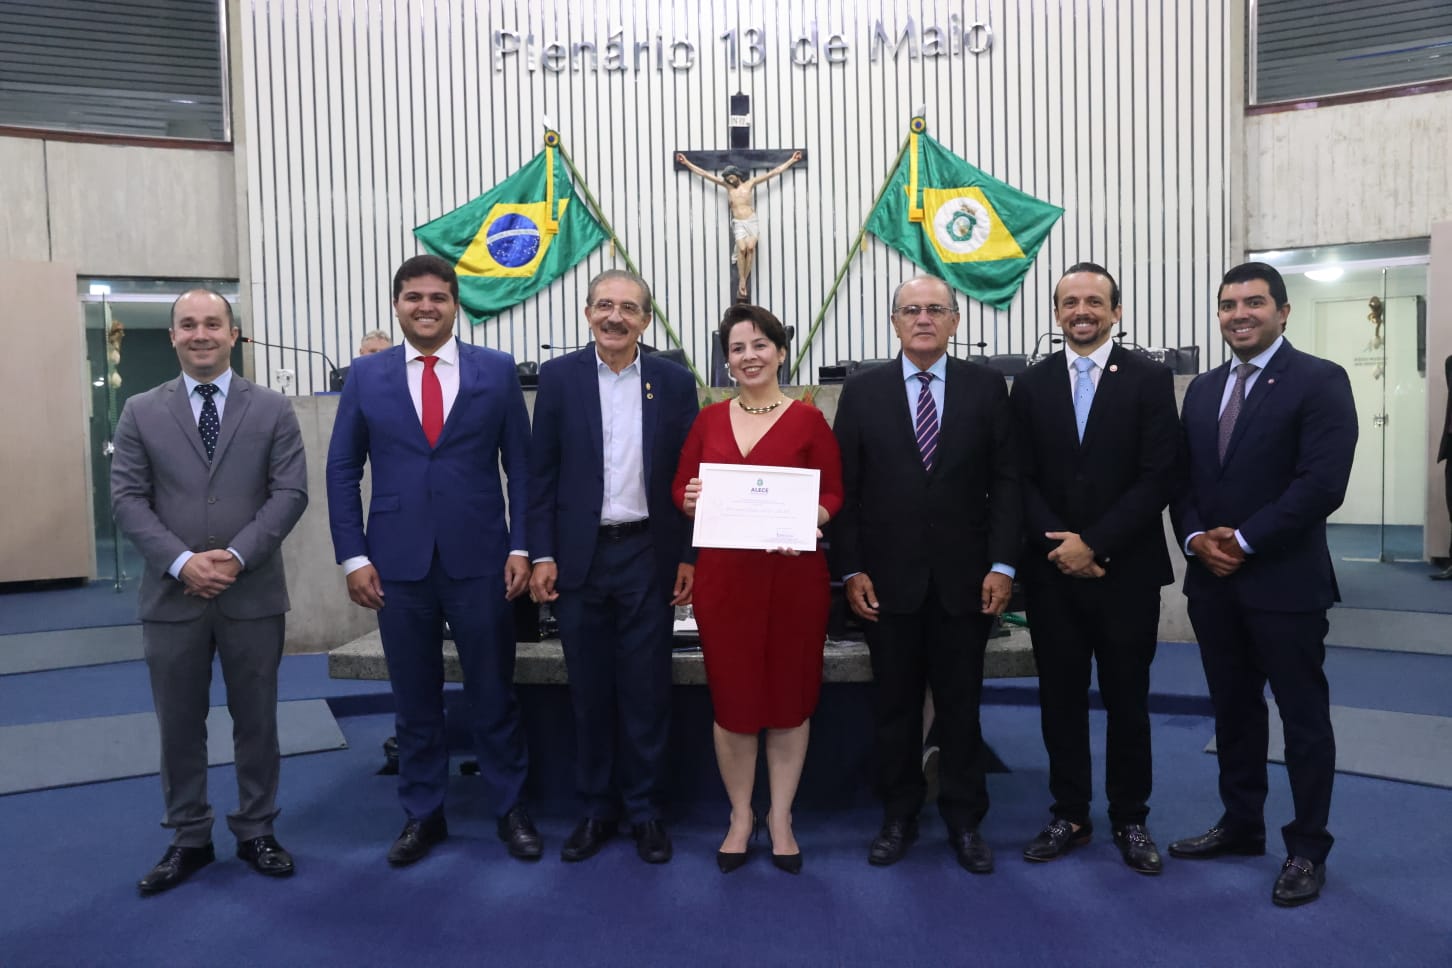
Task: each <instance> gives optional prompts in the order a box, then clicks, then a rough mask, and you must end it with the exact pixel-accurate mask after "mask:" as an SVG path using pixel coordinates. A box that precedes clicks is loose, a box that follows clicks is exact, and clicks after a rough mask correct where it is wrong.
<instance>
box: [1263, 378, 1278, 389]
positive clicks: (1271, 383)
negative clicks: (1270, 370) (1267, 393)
mask: <svg viewBox="0 0 1452 968" xmlns="http://www.w3.org/2000/svg"><path fill="white" fill-rule="evenodd" d="M1275 382H1276V378H1275V377H1269V378H1268V379H1267V380H1266V381H1265V385H1266V386H1268V387H1269V386H1275Z"/></svg>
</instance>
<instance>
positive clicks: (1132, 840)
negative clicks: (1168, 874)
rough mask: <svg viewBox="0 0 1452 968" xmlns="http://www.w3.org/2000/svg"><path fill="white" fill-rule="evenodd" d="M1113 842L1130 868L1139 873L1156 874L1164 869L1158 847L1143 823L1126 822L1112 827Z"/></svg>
mask: <svg viewBox="0 0 1452 968" xmlns="http://www.w3.org/2000/svg"><path fill="white" fill-rule="evenodd" d="M1114 843H1115V846H1117V847H1118V848H1119V853H1120V854H1121V855H1122V856H1123V857H1124V862H1125V863H1126V864H1128V865H1129V869H1130V870H1134V871H1139V872H1140V873H1141V874H1158V873H1160V872H1161V871H1163V870H1164V869H1165V862H1164V859H1163V858H1162V857H1160V851H1159V848H1158V847H1156V846H1155V842H1154V840H1153V839H1151V838H1150V835H1149V831H1148V830H1145V829H1144V824H1138V823H1127V824H1125V825H1124V826H1123V827H1115V828H1114Z"/></svg>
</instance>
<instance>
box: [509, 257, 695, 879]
mask: <svg viewBox="0 0 1452 968" xmlns="http://www.w3.org/2000/svg"><path fill="white" fill-rule="evenodd" d="M585 321H586V322H587V323H588V324H589V326H590V333H591V335H592V336H593V337H594V340H593V342H591V343H590V344H589V345H588V346H586V347H585V348H583V349H580V350H577V351H575V352H573V353H569V354H566V355H565V356H562V357H559V358H557V359H553V360H550V361H548V362H546V363H545V364H544V366H542V367H540V371H539V391H538V393H537V395H536V397H535V407H534V430H533V440H532V443H531V447H530V479H531V482H532V486H533V490H532V492H531V495H530V502H529V531H530V550H531V551H532V552H533V553H534V568H533V570H532V572H531V574H530V583H529V591H530V596H531V598H533V599H534V600H535V601H536V602H549V603H550V605H551V608H552V609H553V611H554V614H555V617H556V619H558V621H559V624H560V643H561V645H562V646H563V648H564V654H565V667H566V669H567V670H568V672H569V679H570V699H571V702H572V703H573V705H574V710H575V735H576V761H575V784H576V788H577V790H578V792H579V795H580V799H581V801H582V805H583V810H584V816H583V817H582V818H581V819H580V821H579V823H578V824H577V825H576V827H575V830H574V832H573V833H571V834H570V837H569V839H568V840H567V841H566V842H565V845H564V847H563V848H562V849H561V851H560V857H561V859H563V860H565V861H582V860H586V859H587V858H589V857H592V856H593V855H594V854H596V853H597V852H598V851H599V850H600V848H601V847H603V846H604V844H605V842H606V841H608V840H609V839H610V838H611V837H613V836H614V835H615V834H616V832H617V831H618V829H619V827H620V824H621V822H622V821H624V822H626V823H628V824H629V825H630V830H631V834H632V835H633V837H634V839H635V849H636V852H637V853H638V854H639V855H640V858H641V859H642V860H644V861H645V862H647V863H651V864H663V863H665V862H666V861H669V860H670V859H671V852H672V850H671V841H670V836H669V835H668V834H667V832H666V829H665V826H664V824H663V823H662V820H661V808H662V798H663V794H664V791H665V778H666V777H665V771H666V746H667V741H668V738H669V731H670V718H671V635H672V626H673V619H674V606H676V605H683V604H687V603H689V602H690V600H691V585H692V582H693V580H694V577H695V566H694V565H693V564H692V561H693V560H694V559H693V556H692V554H691V549H690V541H689V533H688V532H687V530H686V520H685V518H684V516H683V515H682V514H681V513H680V511H678V510H677V509H676V506H675V504H674V502H673V501H672V500H671V479H672V477H673V476H674V475H675V470H676V460H677V458H678V457H679V456H680V452H681V448H682V447H683V446H684V445H685V442H686V434H687V432H688V431H689V430H690V429H691V423H692V422H693V421H694V420H695V418H696V410H697V406H698V404H697V400H696V387H695V381H694V380H693V379H692V377H691V374H690V373H689V371H687V370H686V369H685V368H684V367H682V366H679V365H677V364H675V363H673V362H670V361H669V360H663V359H658V358H656V357H654V356H646V355H644V354H643V353H642V352H641V350H640V345H639V344H640V336H641V334H642V333H644V332H645V330H646V329H647V328H648V327H649V326H650V322H651V298H650V288H649V287H648V286H647V285H646V283H645V280H644V279H642V278H640V277H639V276H637V275H635V274H634V273H630V272H625V271H623V270H619V269H609V270H606V271H605V272H602V273H600V274H599V275H598V276H596V277H595V278H594V279H592V280H591V281H590V288H589V291H588V295H587V297H586V302H585Z"/></svg>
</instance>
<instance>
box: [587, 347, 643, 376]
mask: <svg viewBox="0 0 1452 968" xmlns="http://www.w3.org/2000/svg"><path fill="white" fill-rule="evenodd" d="M632 367H633V368H634V369H635V371H636V372H637V373H638V372H640V347H639V346H637V347H636V348H635V359H633V360H631V361H630V362H629V363H627V364H625V365H624V366H622V367H621V368H620V373H628V372H630V370H631V368H632ZM595 369H596V371H597V372H598V371H600V370H608V371H609V372H610V374H611V375H612V376H619V375H620V374H617V373H616V372H615V371H614V370H611V369H610V364H609V363H606V362H605V359H604V357H602V356H601V355H600V347H599V346H596V347H595Z"/></svg>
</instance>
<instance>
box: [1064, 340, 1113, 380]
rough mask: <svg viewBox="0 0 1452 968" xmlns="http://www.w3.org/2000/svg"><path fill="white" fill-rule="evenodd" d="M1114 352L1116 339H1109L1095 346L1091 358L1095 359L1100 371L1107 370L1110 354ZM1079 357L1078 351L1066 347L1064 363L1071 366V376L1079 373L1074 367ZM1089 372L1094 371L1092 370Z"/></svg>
mask: <svg viewBox="0 0 1452 968" xmlns="http://www.w3.org/2000/svg"><path fill="white" fill-rule="evenodd" d="M1112 352H1114V340H1112V339H1107V340H1105V341H1104V342H1103V343H1101V344H1099V345H1098V346H1097V347H1095V348H1094V352H1093V353H1090V354H1089V359H1091V360H1093V361H1094V365H1095V366H1096V367H1098V368H1099V370H1100V372H1103V371H1104V370H1107V369H1108V368H1109V354H1110V353H1112ZM1078 358H1079V354H1078V353H1075V352H1074V351H1073V350H1071V349H1069V348H1067V347H1065V349H1064V365H1065V366H1067V367H1068V368H1069V375H1070V376H1075V375H1077V372H1078V371H1077V370H1075V369H1074V361H1075V360H1077V359H1078ZM1089 372H1091V373H1092V372H1094V371H1093V370H1090V371H1089Z"/></svg>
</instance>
